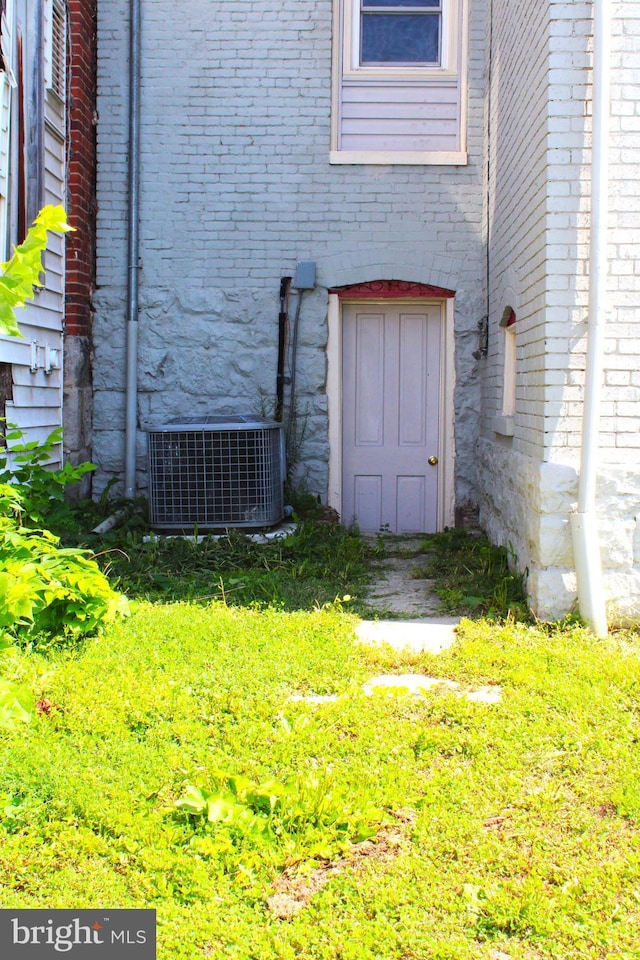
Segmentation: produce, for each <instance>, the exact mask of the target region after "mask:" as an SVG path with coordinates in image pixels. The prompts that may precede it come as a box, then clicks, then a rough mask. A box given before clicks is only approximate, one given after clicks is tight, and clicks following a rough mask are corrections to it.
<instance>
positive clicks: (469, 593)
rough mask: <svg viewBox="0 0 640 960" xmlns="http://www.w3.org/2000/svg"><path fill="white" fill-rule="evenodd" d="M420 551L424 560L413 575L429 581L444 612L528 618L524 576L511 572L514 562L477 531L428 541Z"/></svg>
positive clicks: (455, 531) (448, 532) (460, 531)
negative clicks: (423, 555) (431, 581)
mask: <svg viewBox="0 0 640 960" xmlns="http://www.w3.org/2000/svg"><path fill="white" fill-rule="evenodd" d="M422 551H423V552H424V553H426V554H427V556H428V560H427V562H426V564H425V565H424V566H421V567H418V568H417V569H416V571H415V573H416V576H418V577H426V578H429V579H433V581H434V590H435V593H436V594H437V596H439V597H440V601H441V605H442V611H443V612H444V613H450V614H463V615H470V616H478V615H480V616H482V615H486V616H489V617H507V616H513V617H517V618H518V619H521V620H528V619H530V617H529V610H528V607H527V604H526V599H525V593H524V586H525V581H526V573H525V574H518V573H517V572H514V570H513V569H512V567H515V566H516V560H517V558H516V557H511V558H510V555H509V550H508V549H507V548H506V547H495V546H493V544H491V543H490V542H489V540H488V539H487V537H486V536H485V535H484V534H482V533H480V531H468V530H464V529H449V530H446V531H445V532H444V533H437V534H434V535H433V536H430V537H427V538H426V539H425V541H424V543H423V545H422ZM510 559H511V560H512V561H513V563H512V564H510V562H509V561H510Z"/></svg>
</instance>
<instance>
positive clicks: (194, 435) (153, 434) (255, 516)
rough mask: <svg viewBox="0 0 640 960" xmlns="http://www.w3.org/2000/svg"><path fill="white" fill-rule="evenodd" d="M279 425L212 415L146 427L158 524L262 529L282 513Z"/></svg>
mask: <svg viewBox="0 0 640 960" xmlns="http://www.w3.org/2000/svg"><path fill="white" fill-rule="evenodd" d="M283 479H284V470H283V456H282V428H281V425H280V424H279V423H274V422H271V421H268V420H263V419H261V418H256V417H252V418H249V417H233V418H231V417H225V418H224V419H223V418H215V417H211V418H208V419H206V420H205V421H204V422H202V423H198V422H196V423H189V424H183V423H180V424H177V423H176V424H173V423H170V424H163V425H162V426H161V427H154V428H152V429H151V430H150V431H149V508H150V519H151V525H152V526H153V527H157V528H158V529H163V528H164V529H184V528H192V527H193V526H197V527H199V528H200V529H208V528H220V527H261V526H270V525H272V524H274V523H279V521H280V520H282V513H283V495H282V483H283Z"/></svg>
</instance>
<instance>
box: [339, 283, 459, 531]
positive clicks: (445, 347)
mask: <svg viewBox="0 0 640 960" xmlns="http://www.w3.org/2000/svg"><path fill="white" fill-rule="evenodd" d="M354 303H357V304H363V303H370V304H378V305H380V304H385V303H386V304H389V303H393V304H397V305H399V306H402V304H425V305H426V304H430V305H432V304H436V305H438V306H439V307H440V314H441V324H442V326H441V337H440V429H439V441H438V446H439V449H438V461H439V465H440V468H441V470H440V475H439V478H438V479H439V482H438V530H443V529H444V528H445V527H449V526H453V525H454V521H455V488H454V479H455V433H454V427H455V414H454V403H453V394H454V389H455V367H454V336H453V319H454V315H455V300H454V298H453V297H447V298H440V297H406V298H403V297H398V298H384V299H378V300H377V299H375V298H374V297H372V298H371V299H370V300H369V299H366V300H364V299H362V298H357V299H353V300H350V299H349V298H348V297H344V298H342V297H339V296H338V294H337V293H330V294H329V307H328V317H327V319H328V339H327V408H328V409H327V412H328V418H329V488H328V498H327V499H328V504H329V506H331V507H333V508H334V510H336V511H337V512H338V514H339V515H340V516H342V404H343V398H342V305H343V304H344V305H345V306H348V305H351V304H354Z"/></svg>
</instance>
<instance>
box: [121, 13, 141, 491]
mask: <svg viewBox="0 0 640 960" xmlns="http://www.w3.org/2000/svg"><path fill="white" fill-rule="evenodd" d="M130 2H131V6H130V25H129V158H128V245H127V330H126V347H127V361H126V364H127V365H126V388H125V391H126V392H125V410H126V413H125V418H126V419H125V460H124V463H125V470H124V493H125V496H126V497H129V498H132V497H134V496H135V493H136V435H137V428H138V269H139V263H138V261H139V256H140V253H139V251H140V235H139V221H140V48H141V0H130Z"/></svg>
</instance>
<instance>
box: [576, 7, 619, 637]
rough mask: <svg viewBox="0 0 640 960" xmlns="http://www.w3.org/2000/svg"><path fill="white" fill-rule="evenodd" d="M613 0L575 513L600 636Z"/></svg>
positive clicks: (597, 22)
mask: <svg viewBox="0 0 640 960" xmlns="http://www.w3.org/2000/svg"><path fill="white" fill-rule="evenodd" d="M610 64H611V0H593V95H592V99H593V134H592V148H591V235H590V249H589V324H588V330H587V356H586V369H585V385H584V411H583V419H582V446H581V463H580V477H579V481H578V507H577V511H576V513H574V514H572V516H571V529H572V534H573V552H574V558H575V566H576V577H577V582H578V604H579V608H580V615H581V616H582V618H583V619H584V620H585V621H586V623H587V624H588V626H589V627H590V628H591V630H592V631H593V632H594V633H595V634H596V636H599V637H605V636H606V635H607V614H606V604H605V596H604V587H603V583H602V561H601V556H600V545H599V542H598V527H597V516H596V476H597V467H598V442H599V428H600V397H601V393H602V378H603V366H604V328H605V314H606V309H607V266H608V264H607V214H608V193H609V177H608V152H609V97H610V94H609V91H610V71H611V67H610Z"/></svg>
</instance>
